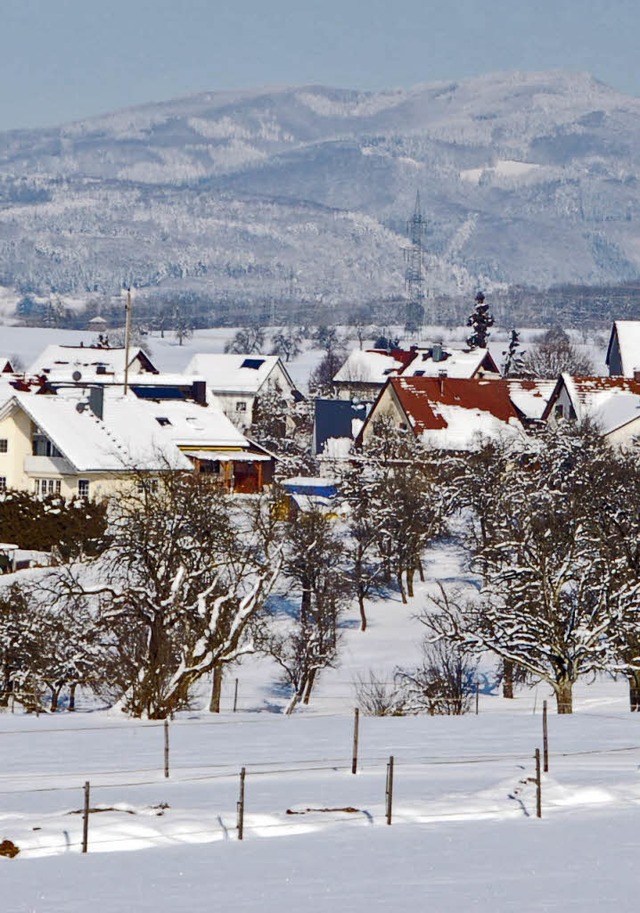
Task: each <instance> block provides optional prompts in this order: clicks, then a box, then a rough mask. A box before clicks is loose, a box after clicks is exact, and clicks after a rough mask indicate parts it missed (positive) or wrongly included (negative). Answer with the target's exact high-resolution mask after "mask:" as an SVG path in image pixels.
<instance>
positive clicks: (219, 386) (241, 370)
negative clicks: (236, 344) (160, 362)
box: [185, 353, 293, 395]
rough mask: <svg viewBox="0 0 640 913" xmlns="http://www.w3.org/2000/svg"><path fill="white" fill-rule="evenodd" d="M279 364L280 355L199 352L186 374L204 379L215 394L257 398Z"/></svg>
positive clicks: (188, 366) (190, 363)
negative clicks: (233, 394) (254, 396)
mask: <svg viewBox="0 0 640 913" xmlns="http://www.w3.org/2000/svg"><path fill="white" fill-rule="evenodd" d="M279 361H280V357H279V356H278V355H232V354H228V353H225V354H203V353H199V354H197V355H194V356H193V358H192V359H191V361H190V362H189V364H188V365H187V370H186V371H185V373H186V374H198V375H201V376H202V377H204V379H205V380H206V382H207V386H208V387H209V389H210V390H213V392H214V393H246V394H249V395H255V394H256V393H257V392H258V391H259V390H260V389H261V387H262V385H263V384H264V383H265V382H266V380H267V378H268V377H269V375H270V374H271V372H272V371H273V369H274V368H275V367H276V365H277V364H278V362H279ZM285 374H286V372H285ZM292 386H293V384H292Z"/></svg>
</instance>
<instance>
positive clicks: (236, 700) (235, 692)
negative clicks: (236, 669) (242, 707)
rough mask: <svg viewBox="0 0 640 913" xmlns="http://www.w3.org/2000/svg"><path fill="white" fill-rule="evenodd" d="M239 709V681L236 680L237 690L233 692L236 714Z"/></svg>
mask: <svg viewBox="0 0 640 913" xmlns="http://www.w3.org/2000/svg"><path fill="white" fill-rule="evenodd" d="M237 709H238V679H236V684H235V688H234V691H233V712H234V713H235V712H236V710H237Z"/></svg>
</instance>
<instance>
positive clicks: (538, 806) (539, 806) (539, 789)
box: [536, 748, 542, 818]
mask: <svg viewBox="0 0 640 913" xmlns="http://www.w3.org/2000/svg"><path fill="white" fill-rule="evenodd" d="M536 818H542V774H541V773H540V749H539V748H536Z"/></svg>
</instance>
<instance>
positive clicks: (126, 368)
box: [124, 286, 131, 396]
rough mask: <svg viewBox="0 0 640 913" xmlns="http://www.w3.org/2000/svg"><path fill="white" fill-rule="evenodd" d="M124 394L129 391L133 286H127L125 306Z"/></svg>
mask: <svg viewBox="0 0 640 913" xmlns="http://www.w3.org/2000/svg"><path fill="white" fill-rule="evenodd" d="M124 313H125V321H124V395H125V396H126V395H127V393H128V392H129V346H130V344H131V286H127V301H126V304H125V306H124Z"/></svg>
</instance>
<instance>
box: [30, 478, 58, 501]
mask: <svg viewBox="0 0 640 913" xmlns="http://www.w3.org/2000/svg"><path fill="white" fill-rule="evenodd" d="M33 485H34V490H35V493H36V496H37V497H39V498H44V497H46V496H47V495H59V494H60V487H61V485H60V479H35V480H34V483H33Z"/></svg>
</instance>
